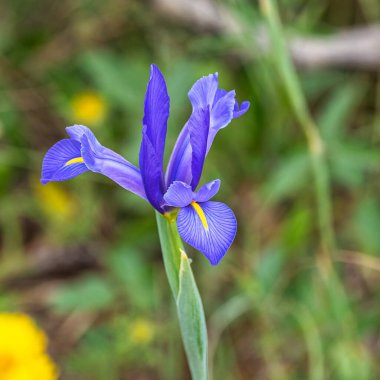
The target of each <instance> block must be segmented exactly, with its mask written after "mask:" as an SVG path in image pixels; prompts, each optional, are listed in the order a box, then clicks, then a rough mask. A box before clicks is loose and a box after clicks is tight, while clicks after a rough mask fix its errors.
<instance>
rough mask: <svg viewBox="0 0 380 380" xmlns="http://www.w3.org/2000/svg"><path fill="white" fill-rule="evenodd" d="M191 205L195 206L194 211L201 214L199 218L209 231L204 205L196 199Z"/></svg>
mask: <svg viewBox="0 0 380 380" xmlns="http://www.w3.org/2000/svg"><path fill="white" fill-rule="evenodd" d="M191 205H192V206H193V209H194V211H195V212H196V213H197V215H198V216H199V219H200V220H201V222H202V225H203V227H204V229H205V230H206V231H208V223H207V219H206V215H205V213H204V212H203V210H202V207H201V206H199V204H198V203H197V202H195V201H192V202H191Z"/></svg>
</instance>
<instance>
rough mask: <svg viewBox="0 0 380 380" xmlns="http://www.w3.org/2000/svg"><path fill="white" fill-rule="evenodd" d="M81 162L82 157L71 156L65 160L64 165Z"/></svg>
mask: <svg viewBox="0 0 380 380" xmlns="http://www.w3.org/2000/svg"><path fill="white" fill-rule="evenodd" d="M82 162H84V160H83V157H75V158H72V159H71V160H70V161H67V162H66V164H65V166H67V165H71V164H80V163H82Z"/></svg>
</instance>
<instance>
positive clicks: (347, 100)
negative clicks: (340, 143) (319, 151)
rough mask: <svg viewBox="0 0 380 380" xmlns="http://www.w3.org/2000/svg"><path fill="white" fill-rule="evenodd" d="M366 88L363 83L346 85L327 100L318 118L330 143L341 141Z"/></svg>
mask: <svg viewBox="0 0 380 380" xmlns="http://www.w3.org/2000/svg"><path fill="white" fill-rule="evenodd" d="M365 88H366V87H365V86H363V84H362V82H354V83H349V84H345V85H343V86H340V87H338V89H337V90H335V91H334V93H333V94H332V95H331V96H330V97H329V98H328V99H327V101H326V105H325V107H324V108H323V110H322V111H321V113H320V114H319V116H318V120H317V124H318V125H319V126H320V128H321V134H322V136H323V137H324V139H326V141H327V142H328V143H329V142H331V141H336V140H339V138H340V137H341V136H342V132H343V131H344V129H345V126H346V124H347V123H348V120H349V118H350V117H351V116H352V114H353V113H354V112H355V109H356V106H357V105H358V103H359V102H360V100H361V98H362V97H363V95H364V90H365Z"/></svg>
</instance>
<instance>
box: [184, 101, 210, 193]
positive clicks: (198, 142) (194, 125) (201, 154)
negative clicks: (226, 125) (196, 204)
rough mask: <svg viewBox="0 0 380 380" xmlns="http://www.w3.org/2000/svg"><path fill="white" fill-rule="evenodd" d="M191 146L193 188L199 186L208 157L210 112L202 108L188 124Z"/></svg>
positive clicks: (195, 112) (193, 115)
mask: <svg viewBox="0 0 380 380" xmlns="http://www.w3.org/2000/svg"><path fill="white" fill-rule="evenodd" d="M187 128H188V131H189V135H190V145H191V187H192V189H193V190H195V189H196V187H197V186H198V183H199V180H200V178H201V174H202V170H203V164H204V161H205V157H206V149H207V139H208V134H209V133H208V131H209V128H210V110H209V108H208V107H207V108H206V109H203V108H200V109H199V110H196V111H194V112H193V114H192V115H191V117H190V119H189V122H188V126H187Z"/></svg>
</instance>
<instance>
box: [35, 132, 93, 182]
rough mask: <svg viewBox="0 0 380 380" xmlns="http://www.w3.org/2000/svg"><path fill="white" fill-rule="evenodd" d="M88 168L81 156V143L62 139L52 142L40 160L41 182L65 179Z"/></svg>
mask: <svg viewBox="0 0 380 380" xmlns="http://www.w3.org/2000/svg"><path fill="white" fill-rule="evenodd" d="M87 170H88V168H87V167H86V165H85V164H84V162H83V159H82V158H81V144H80V143H79V142H78V141H75V140H71V139H64V140H61V141H58V142H57V143H56V144H54V145H53V146H52V147H51V148H50V149H49V150H48V151H47V152H46V155H45V157H44V159H43V162H42V174H41V183H43V184H44V185H45V184H47V183H48V182H50V181H65V180H67V179H70V178H74V177H76V176H77V175H79V174H82V173H84V172H86V171H87Z"/></svg>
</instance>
